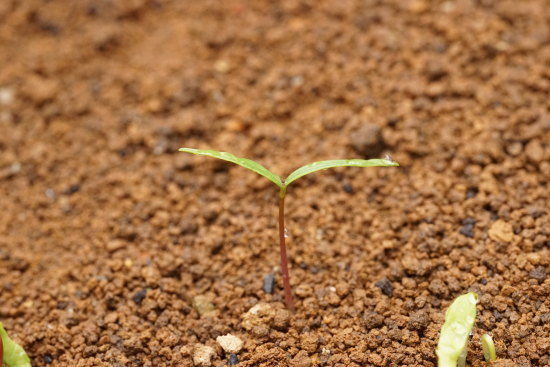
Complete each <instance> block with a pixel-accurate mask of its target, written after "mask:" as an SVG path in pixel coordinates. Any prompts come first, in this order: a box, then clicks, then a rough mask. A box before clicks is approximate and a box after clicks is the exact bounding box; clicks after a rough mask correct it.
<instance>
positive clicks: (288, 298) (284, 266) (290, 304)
mask: <svg viewBox="0 0 550 367" xmlns="http://www.w3.org/2000/svg"><path fill="white" fill-rule="evenodd" d="M285 195H286V188H283V189H281V192H280V193H279V247H280V250H281V273H282V275H283V285H284V291H285V304H286V307H287V308H288V309H290V310H292V311H294V300H293V299H292V288H291V287H290V274H289V272H288V259H287V257H286V244H285Z"/></svg>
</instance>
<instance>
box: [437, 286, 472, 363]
mask: <svg viewBox="0 0 550 367" xmlns="http://www.w3.org/2000/svg"><path fill="white" fill-rule="evenodd" d="M476 303H477V294H476V293H474V292H470V293H467V294H464V295H462V296H459V297H458V298H456V299H455V300H454V301H453V303H451V305H450V306H449V308H448V309H447V312H445V323H444V324H443V326H442V327H441V335H440V336H439V343H438V344H437V349H436V351H435V353H436V354H437V365H438V367H464V366H465V365H466V354H467V353H468V338H469V337H470V333H471V332H472V328H473V327H474V321H475V319H476Z"/></svg>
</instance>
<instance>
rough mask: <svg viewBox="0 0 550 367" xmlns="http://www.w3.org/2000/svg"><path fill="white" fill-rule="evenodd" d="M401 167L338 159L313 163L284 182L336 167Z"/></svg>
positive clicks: (375, 161)
mask: <svg viewBox="0 0 550 367" xmlns="http://www.w3.org/2000/svg"><path fill="white" fill-rule="evenodd" d="M396 166H399V164H398V163H397V162H394V161H392V160H390V159H336V160H331V161H320V162H313V163H310V164H307V165H305V166H302V167H300V168H298V169H297V170H295V171H294V172H292V173H291V174H290V175H288V177H287V178H286V179H285V180H284V183H285V185H286V186H288V185H290V184H291V183H292V182H294V181H296V180H297V179H299V178H300V177H302V176H305V175H308V174H310V173H313V172H317V171H321V170H324V169H329V168H334V167H396Z"/></svg>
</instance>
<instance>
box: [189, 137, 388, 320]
mask: <svg viewBox="0 0 550 367" xmlns="http://www.w3.org/2000/svg"><path fill="white" fill-rule="evenodd" d="M180 151H181V152H187V153H192V154H198V155H205V156H209V157H213V158H218V159H221V160H224V161H228V162H232V163H235V164H238V165H239V166H242V167H244V168H248V169H249V170H251V171H254V172H256V173H257V174H259V175H261V176H264V177H265V178H267V179H268V180H269V181H271V182H273V183H274V184H275V185H277V187H279V247H280V255H281V273H282V276H283V286H284V294H285V304H286V306H287V307H288V308H289V309H294V302H293V299H292V290H291V287H290V274H289V272H288V260H287V255H286V244H285V237H286V235H285V196H286V191H287V187H288V185H290V184H291V183H292V182H294V181H296V180H297V179H299V178H300V177H302V176H305V175H307V174H310V173H313V172H317V171H320V170H324V169H328V168H333V167H346V166H348V167H349V166H351V167H395V166H399V164H397V163H396V162H394V161H392V160H391V159H369V160H364V159H341V160H331V161H321V162H314V163H311V164H308V165H305V166H303V167H300V168H298V169H297V170H295V171H294V172H292V173H291V174H290V175H289V176H288V177H287V178H285V179H282V178H281V177H279V176H278V175H276V174H274V173H273V172H271V171H269V170H268V169H266V168H265V167H264V166H262V165H261V164H259V163H257V162H254V161H252V160H250V159H246V158H238V157H235V156H234V155H233V154H230V153H226V152H218V151H215V150H200V149H191V148H180Z"/></svg>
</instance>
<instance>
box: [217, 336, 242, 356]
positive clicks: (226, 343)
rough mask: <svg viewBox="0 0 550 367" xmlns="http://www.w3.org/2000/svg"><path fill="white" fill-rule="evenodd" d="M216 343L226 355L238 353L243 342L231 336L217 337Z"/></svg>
mask: <svg viewBox="0 0 550 367" xmlns="http://www.w3.org/2000/svg"><path fill="white" fill-rule="evenodd" d="M216 342H218V344H219V345H220V347H222V349H223V350H224V351H225V352H226V353H239V352H240V351H241V349H242V348H243V341H242V340H241V339H240V338H238V337H236V336H235V335H232V334H227V335H223V336H218V337H217V338H216Z"/></svg>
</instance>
